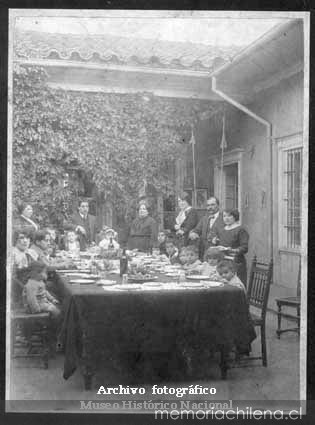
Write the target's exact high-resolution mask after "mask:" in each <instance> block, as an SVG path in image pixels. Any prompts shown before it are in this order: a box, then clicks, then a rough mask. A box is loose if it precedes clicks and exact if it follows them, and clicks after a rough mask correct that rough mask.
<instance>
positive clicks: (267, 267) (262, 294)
mask: <svg viewBox="0 0 315 425" xmlns="http://www.w3.org/2000/svg"><path fill="white" fill-rule="evenodd" d="M272 270H273V262H272V260H271V261H270V263H269V264H265V263H259V262H257V258H256V256H254V258H253V262H252V266H251V270H250V275H249V283H248V289H247V302H248V304H249V307H250V306H253V307H255V308H256V309H257V311H258V312H260V314H255V313H253V312H251V311H250V315H251V319H252V321H253V324H254V326H255V327H256V326H257V327H260V339H261V356H259V357H249V358H248V359H249V360H259V359H262V364H263V366H265V367H266V366H267V348H266V313H267V305H268V298H269V290H270V284H271V280H272Z"/></svg>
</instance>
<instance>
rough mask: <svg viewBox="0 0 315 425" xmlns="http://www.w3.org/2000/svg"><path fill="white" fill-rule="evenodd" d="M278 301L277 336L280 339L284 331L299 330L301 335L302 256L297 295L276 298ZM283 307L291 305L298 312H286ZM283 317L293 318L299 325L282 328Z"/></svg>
mask: <svg viewBox="0 0 315 425" xmlns="http://www.w3.org/2000/svg"><path fill="white" fill-rule="evenodd" d="M275 301H276V303H277V307H278V329H277V330H276V333H277V337H278V339H280V335H281V334H282V333H284V332H297V333H298V335H300V311H301V258H300V261H299V271H298V281H297V288H296V296H295V297H284V298H276V300H275ZM282 307H289V308H293V309H295V310H296V314H293V313H291V312H290V313H288V312H286V313H284V312H283V311H282ZM282 317H284V318H286V319H292V320H294V321H295V322H296V324H297V326H295V327H291V328H286V329H281V319H282Z"/></svg>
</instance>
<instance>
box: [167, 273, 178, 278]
mask: <svg viewBox="0 0 315 425" xmlns="http://www.w3.org/2000/svg"><path fill="white" fill-rule="evenodd" d="M165 276H167V277H178V276H179V273H176V272H174V273H165Z"/></svg>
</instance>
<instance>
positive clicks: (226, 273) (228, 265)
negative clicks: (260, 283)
mask: <svg viewBox="0 0 315 425" xmlns="http://www.w3.org/2000/svg"><path fill="white" fill-rule="evenodd" d="M217 272H218V273H219V275H220V276H221V278H223V279H224V281H225V282H226V283H228V284H229V285H232V286H236V287H237V288H240V289H243V290H244V291H246V289H245V286H244V285H243V283H242V281H241V280H240V279H239V277H238V276H237V275H236V266H235V263H234V261H232V260H222V261H220V263H219V264H218V266H217Z"/></svg>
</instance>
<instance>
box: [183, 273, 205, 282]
mask: <svg viewBox="0 0 315 425" xmlns="http://www.w3.org/2000/svg"><path fill="white" fill-rule="evenodd" d="M186 279H187V280H197V281H198V280H209V276H205V275H202V274H191V275H190V276H189V275H188V276H186Z"/></svg>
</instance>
